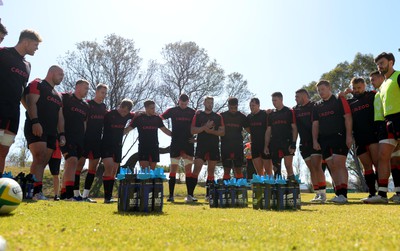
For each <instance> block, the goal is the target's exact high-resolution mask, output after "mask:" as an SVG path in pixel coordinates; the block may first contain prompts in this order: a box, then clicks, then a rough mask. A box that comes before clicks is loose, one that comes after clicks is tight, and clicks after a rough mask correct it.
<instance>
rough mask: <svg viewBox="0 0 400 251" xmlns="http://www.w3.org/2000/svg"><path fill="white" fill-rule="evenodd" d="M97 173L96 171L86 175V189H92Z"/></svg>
mask: <svg viewBox="0 0 400 251" xmlns="http://www.w3.org/2000/svg"><path fill="white" fill-rule="evenodd" d="M94 177H95V174H94V173H88V174H87V175H86V179H85V189H87V190H90V188H91V187H92V184H93V181H94Z"/></svg>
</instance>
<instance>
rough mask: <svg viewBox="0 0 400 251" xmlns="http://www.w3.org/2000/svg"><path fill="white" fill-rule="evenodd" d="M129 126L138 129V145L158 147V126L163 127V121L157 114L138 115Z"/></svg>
mask: <svg viewBox="0 0 400 251" xmlns="http://www.w3.org/2000/svg"><path fill="white" fill-rule="evenodd" d="M130 126H131V127H132V128H137V130H138V133H139V147H144V148H152V147H158V128H161V127H164V123H163V122H162V119H161V118H160V117H159V116H156V115H151V116H148V115H146V114H142V115H139V116H138V117H136V118H134V119H133V120H132V121H131V124H130Z"/></svg>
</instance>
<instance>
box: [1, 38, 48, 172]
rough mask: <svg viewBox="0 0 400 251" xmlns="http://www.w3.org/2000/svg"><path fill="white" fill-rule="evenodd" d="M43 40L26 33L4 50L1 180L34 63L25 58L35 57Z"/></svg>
mask: <svg viewBox="0 0 400 251" xmlns="http://www.w3.org/2000/svg"><path fill="white" fill-rule="evenodd" d="M41 41H42V39H41V38H40V36H39V34H38V33H37V32H35V31H33V30H23V31H22V32H21V34H20V36H19V40H18V43H17V45H16V46H15V47H9V48H7V47H6V48H0V89H1V92H0V178H1V177H2V175H3V172H4V166H5V161H6V157H7V154H8V151H9V149H10V146H11V145H12V144H13V143H14V139H15V136H16V134H17V131H18V126H19V115H20V114H19V104H20V101H21V102H22V104H25V100H23V99H21V98H22V94H23V90H24V88H25V86H26V83H27V82H28V79H29V74H30V71H31V64H30V63H29V62H28V61H26V60H25V55H31V56H33V55H34V54H35V51H36V50H37V49H38V46H39V43H40V42H41Z"/></svg>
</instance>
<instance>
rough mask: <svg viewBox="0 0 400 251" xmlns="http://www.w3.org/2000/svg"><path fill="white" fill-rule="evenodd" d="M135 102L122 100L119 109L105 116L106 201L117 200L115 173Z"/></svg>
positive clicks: (103, 156)
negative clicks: (114, 190)
mask: <svg viewBox="0 0 400 251" xmlns="http://www.w3.org/2000/svg"><path fill="white" fill-rule="evenodd" d="M132 107H133V102H132V100H130V99H124V100H122V102H121V104H120V105H119V107H118V109H115V110H111V111H109V112H107V113H106V115H105V116H104V130H103V138H102V140H101V158H102V160H103V164H104V173H103V187H104V203H113V202H116V201H115V200H113V199H112V198H111V197H112V190H113V187H114V180H115V175H116V173H117V170H118V167H119V164H120V163H121V158H122V138H123V136H124V129H125V127H126V125H127V122H128V121H129V120H130V119H132V118H133V116H134V113H133V112H131V110H132Z"/></svg>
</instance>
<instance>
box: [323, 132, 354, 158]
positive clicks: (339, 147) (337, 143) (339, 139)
mask: <svg viewBox="0 0 400 251" xmlns="http://www.w3.org/2000/svg"><path fill="white" fill-rule="evenodd" d="M319 144H320V146H321V152H322V158H323V159H327V158H329V157H331V156H332V155H333V154H336V155H343V156H347V154H348V152H349V148H347V145H346V136H345V135H342V134H338V135H335V136H330V137H325V138H321V139H319Z"/></svg>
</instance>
